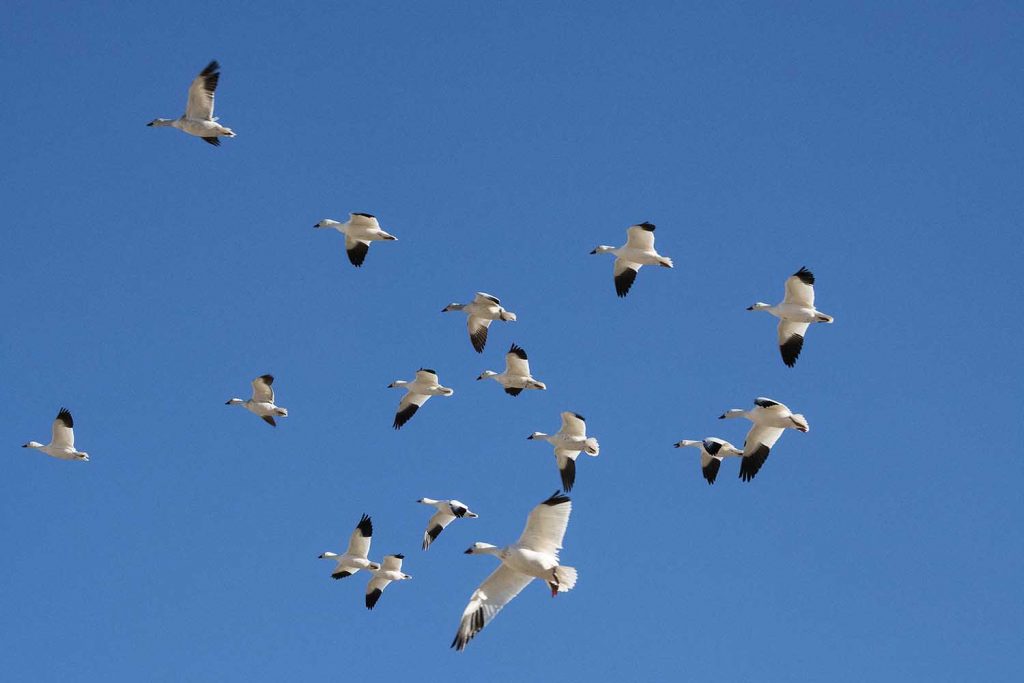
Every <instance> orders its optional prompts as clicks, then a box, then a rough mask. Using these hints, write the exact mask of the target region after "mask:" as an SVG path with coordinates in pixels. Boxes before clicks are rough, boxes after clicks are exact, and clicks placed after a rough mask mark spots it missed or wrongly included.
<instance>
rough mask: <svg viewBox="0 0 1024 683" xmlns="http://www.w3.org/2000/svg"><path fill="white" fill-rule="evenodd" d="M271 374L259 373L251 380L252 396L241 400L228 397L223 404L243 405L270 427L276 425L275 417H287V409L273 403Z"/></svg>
mask: <svg viewBox="0 0 1024 683" xmlns="http://www.w3.org/2000/svg"><path fill="white" fill-rule="evenodd" d="M273 383H274V376H273V375H260V376H259V377H257V378H256V379H254V380H253V381H252V398H249V399H246V400H245V401H243V400H242V399H240V398H230V399H228V400H227V402H226V403H225V404H224V405H228V406H243V407H244V408H245V409H246V410H248V411H249V412H251V413H255V414H256V415H259V416H260V418H262V419H263V421H264V422H266V423H267V424H268V425H270V426H271V427H276V426H277V422H276V421H275V420H274V418H275V417H288V409H287V408H282V407H281V406H277V405H274V389H273V387H271V385H272V384H273Z"/></svg>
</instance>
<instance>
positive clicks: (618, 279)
mask: <svg viewBox="0 0 1024 683" xmlns="http://www.w3.org/2000/svg"><path fill="white" fill-rule="evenodd" d="M654 227H655V226H654V224H653V223H646V222H644V223H638V224H637V225H632V226H630V227H629V228H627V229H626V243H625V244H624V245H622V246H621V247H609V246H605V245H603V244H602V245H599V246H598V247H596V248H595V249H594V250H593V251H592V252H590V253H591V254H615V269H614V271H613V275H614V276H615V293H616V294H618V295H619V296H620V297H624V296H626V294H628V293H629V288H630V287H632V286H633V280H635V279H636V274H637V271H639V270H640V267H641V266H663V267H665V268H671V267H672V259H670V258H669V257H667V256H662V255H661V254H659V253H658V252H657V251H655V249H654Z"/></svg>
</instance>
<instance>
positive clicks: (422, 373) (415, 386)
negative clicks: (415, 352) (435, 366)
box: [388, 368, 455, 429]
mask: <svg viewBox="0 0 1024 683" xmlns="http://www.w3.org/2000/svg"><path fill="white" fill-rule="evenodd" d="M394 388H402V389H405V392H406V393H405V396H403V397H402V400H401V401H399V403H398V411H397V412H395V422H394V424H393V425H392V427H394V428H395V429H401V428H402V426H403V425H404V424H405V423H406V422H408V421H409V420H411V419H412V416H413V415H415V414H416V411H417V410H419V409H420V406H422V405H423V404H424V403H426V402H427V399H428V398H430V397H431V396H451V395H452V394H454V393H455V390H454V389H452V388H450V387H443V386H441V385H440V384H439V383H438V381H437V373H436V372H434V371H433V370H431V369H430V368H420V369H419V370H417V371H416V379H414V380H413V381H411V382H406V381H404V380H400V379H399V380H395V381H394V382H392V383H391V384H389V385H388V389H394Z"/></svg>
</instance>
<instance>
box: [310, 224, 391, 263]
mask: <svg viewBox="0 0 1024 683" xmlns="http://www.w3.org/2000/svg"><path fill="white" fill-rule="evenodd" d="M313 227H314V228H329V229H333V230H337V231H338V232H340V233H341V234H342V235H344V236H345V253H346V254H348V259H349V261H350V262H351V263H352V265H354V266H355V267H356V268H358V267H360V266H362V265H363V260H364V259H365V258H366V253H367V251H368V250H369V248H370V242H381V241H388V242H394V241H396V240H397V239H398V238H397V237H395V236H394V235H392V234H390V233H388V232H385V231H384V230H382V229H381V227H380V223H379V222H377V218H376V217H375V216H373V215H371V214H368V213H350V214H349V215H348V220H347V221H345V222H344V223H339V222H338V221H335V220H331V219H330V218H325V219H323V220H322V221H320V222H319V223H317V224H316V225H314V226H313Z"/></svg>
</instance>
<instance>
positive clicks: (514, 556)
mask: <svg viewBox="0 0 1024 683" xmlns="http://www.w3.org/2000/svg"><path fill="white" fill-rule="evenodd" d="M571 512H572V502H571V501H570V500H569V498H568V497H567V496H563V495H561V494H560V493H559V492H556V493H555V495H553V496H551V497H550V498H548V499H547V500H545V501H544V502H543V503H541V504H540V505H537V506H536V507H535V508H534V509H533V510H532V511H531V512H530V516H529V517H528V518H527V520H526V528H525V529H523V533H522V534H521V535H520V537H519V540H518V541H516V542H515V543H513V544H511V545H508V546H505V547H503V548H499V547H498V546H494V545H491V544H490V543H474V544H473V545H472V546H471V547H470V548H469V549H468V550H466V554H469V555H493V556H495V557H497V558H498V559H500V560H501V566H499V567H498V568H497V569H496V570H495V571H494V572H492V573H491V575H490V576H488V577H487V579H486V580H485V581H484V582H483V583H482V584H480V587H479V588H477V589H476V590H475V591H474V592H473V595H472V596H471V597H470V599H469V604H468V605H466V609H465V610H464V611H463V613H462V620H461V622H460V624H459V630H458V631H457V633H456V635H455V640H454V641H453V642H452V647H454V648H455V649H457V650H462V649H464V648H465V647H466V645H467V644H468V643H469V641H470V640H472V639H473V637H474V636H476V634H477V633H479V632H480V631H481V630H482V629H483V628H484V626H486V625H487V624H488V623H490V621H491V620H492V619H493V618H494V616H495V615H496V614H497V613H498V612H499V611H500V610H501V608H503V607H504V606H505V605H507V604H508V603H509V602H510V601H511V600H512V599H513V598H515V597H516V596H517V595H519V593H520V592H521V591H522V590H523V588H525V587H526V586H527V585H528V584H529V583H530V582H531V581H533V580H534V579H541V580H543V581H545V582H547V584H548V586H549V587H550V588H551V594H552V596H554V595H557V594H558V593H565V592H567V591H570V590H572V589H573V587H575V585H576V579H577V573H576V570H575V569H574V568H573V567H567V566H563V565H561V564H560V560H559V557H558V551H559V550H561V548H562V539H563V537H564V536H565V529H566V527H567V526H568V524H569V515H570V513H571Z"/></svg>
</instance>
